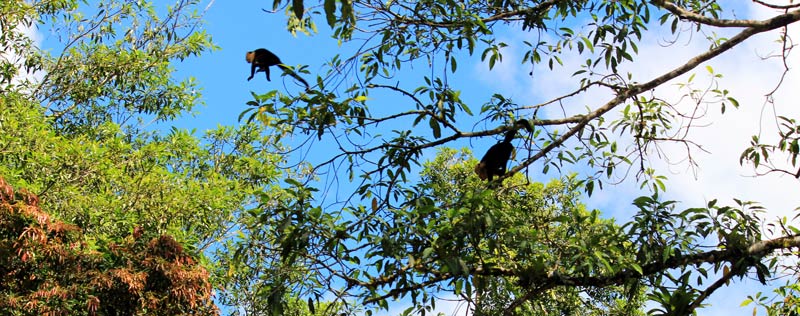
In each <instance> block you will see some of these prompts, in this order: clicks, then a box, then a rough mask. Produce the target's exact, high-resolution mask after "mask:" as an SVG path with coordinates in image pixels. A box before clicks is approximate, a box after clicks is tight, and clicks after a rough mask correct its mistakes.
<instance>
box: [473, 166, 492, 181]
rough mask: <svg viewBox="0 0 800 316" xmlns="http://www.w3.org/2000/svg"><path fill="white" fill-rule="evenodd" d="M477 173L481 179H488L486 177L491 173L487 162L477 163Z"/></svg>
mask: <svg viewBox="0 0 800 316" xmlns="http://www.w3.org/2000/svg"><path fill="white" fill-rule="evenodd" d="M475 173H476V174H477V175H478V178H480V179H481V180H486V178H488V177H489V173H488V172H487V171H486V163H485V162H479V163H478V164H477V165H475Z"/></svg>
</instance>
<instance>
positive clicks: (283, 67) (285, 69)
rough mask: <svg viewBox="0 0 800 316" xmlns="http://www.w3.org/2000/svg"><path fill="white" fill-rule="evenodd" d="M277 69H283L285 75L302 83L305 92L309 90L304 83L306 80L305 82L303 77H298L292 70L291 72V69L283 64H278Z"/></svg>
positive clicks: (306, 83)
mask: <svg viewBox="0 0 800 316" xmlns="http://www.w3.org/2000/svg"><path fill="white" fill-rule="evenodd" d="M278 67H281V69H283V71H285V72H286V73H288V74H289V75H290V76H292V77H294V78H295V79H297V81H300V82H302V83H303V85H305V86H306V90H309V89H310V87H309V86H308V82H306V80H305V79H303V77H300V75H298V74H297V73H296V72H294V70H293V69H292V68H289V67H287V66H284V65H283V64H278Z"/></svg>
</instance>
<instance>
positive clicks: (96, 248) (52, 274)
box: [0, 178, 218, 315]
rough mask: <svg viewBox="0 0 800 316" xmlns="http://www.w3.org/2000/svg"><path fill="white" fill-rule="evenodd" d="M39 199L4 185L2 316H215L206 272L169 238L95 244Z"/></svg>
mask: <svg viewBox="0 0 800 316" xmlns="http://www.w3.org/2000/svg"><path fill="white" fill-rule="evenodd" d="M39 203H40V201H39V197H38V196H36V195H34V194H32V193H30V192H28V191H26V190H16V191H15V190H14V188H12V187H11V186H10V185H9V184H8V183H6V181H5V180H4V179H2V178H0V234H2V240H0V312H2V313H3V315H33V314H41V315H98V314H99V315H185V314H191V315H217V314H218V311H217V309H216V306H214V304H213V303H212V301H211V284H210V283H209V280H208V277H209V273H208V271H207V270H206V269H205V268H203V267H202V266H200V265H199V264H198V262H197V260H196V259H194V258H192V257H191V256H190V255H188V254H187V253H186V252H185V251H184V250H183V247H182V246H181V245H180V244H179V243H177V242H176V241H175V239H173V238H172V237H170V236H168V235H161V236H158V235H157V234H153V233H152V232H147V231H145V230H143V229H142V228H141V227H137V228H136V229H133V233H132V234H131V235H129V236H127V237H125V238H124V239H122V240H121V241H120V242H119V243H114V242H111V243H104V244H94V243H93V242H94V240H92V239H87V238H86V237H85V235H84V234H83V233H82V232H81V229H80V228H79V227H77V226H75V225H71V224H67V223H64V222H62V221H59V220H55V219H53V218H52V216H50V214H48V213H46V212H43V211H42V209H41V208H40V207H39Z"/></svg>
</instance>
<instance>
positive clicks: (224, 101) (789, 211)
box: [40, 1, 800, 315]
mask: <svg viewBox="0 0 800 316" xmlns="http://www.w3.org/2000/svg"><path fill="white" fill-rule="evenodd" d="M167 2H169V1H162V3H167ZM208 4H211V5H210V7H209V8H208V10H207V12H206V13H205V20H206V25H205V30H206V32H208V33H209V34H210V35H211V36H212V39H213V41H214V42H215V43H216V44H217V45H218V46H219V47H220V50H218V51H214V52H209V53H206V54H204V55H203V56H201V57H199V58H197V57H193V58H189V59H187V60H186V61H184V62H182V63H177V64H176V68H177V70H178V72H177V74H176V75H177V77H178V78H184V77H188V76H193V77H195V78H196V79H197V81H198V83H199V86H200V87H201V88H202V89H203V90H202V95H203V100H204V101H205V103H206V105H205V106H202V107H198V108H197V109H196V110H197V112H198V114H197V115H196V116H194V117H186V118H183V119H181V120H179V121H178V122H177V123H170V125H177V126H178V127H183V128H187V129H196V130H197V133H198V134H200V133H202V132H203V131H205V130H207V129H210V128H213V127H215V126H217V125H218V124H221V125H236V124H238V123H237V117H238V116H239V114H240V113H241V112H242V111H243V110H245V109H246V108H247V106H246V104H245V103H246V102H248V101H251V100H252V96H251V92H255V93H264V92H267V91H269V90H272V89H279V90H281V91H285V92H287V93H299V92H300V91H302V87H300V86H299V85H298V84H296V83H295V82H294V80H293V79H291V78H290V77H281V76H279V74H280V72H279V71H273V74H272V81H271V82H267V81H266V80H265V78H264V76H263V74H261V73H260V74H258V75H257V76H256V77H255V78H253V80H252V81H249V82H248V81H247V80H246V78H247V77H248V76H249V70H250V67H249V64H247V63H246V62H245V60H244V54H245V52H246V51H249V50H253V49H256V48H261V47H263V48H268V49H270V50H271V51H272V52H274V53H275V54H277V55H278V56H279V57H280V58H281V59H282V61H283V62H284V63H285V64H288V65H292V66H294V65H299V64H304V65H309V68H308V69H309V70H310V71H311V72H312V76H309V75H305V77H306V80H307V81H309V83H311V84H312V85H313V78H314V77H315V76H313V75H315V74H316V73H319V72H321V71H322V70H323V69H322V65H323V64H324V63H325V62H326V61H327V60H329V59H330V58H331V57H332V56H333V55H334V54H337V53H341V54H342V55H343V56H348V54H347V53H348V52H352V51H353V50H354V49H355V48H357V44H353V43H350V44H345V45H343V46H342V47H339V46H338V45H337V42H336V40H335V39H332V38H331V37H330V36H328V34H329V31H330V30H329V28H328V26H327V24H325V22H324V18H322V17H320V18H319V19H317V22H318V23H319V24H318V25H317V27H318V30H319V31H320V34H316V35H314V36H306V35H304V34H298V35H297V36H296V37H295V36H292V35H291V34H290V33H288V32H287V31H286V30H285V20H286V17H285V16H284V15H283V13H282V12H278V13H276V14H268V13H265V12H263V11H262V9H263V8H269V7H270V6H271V1H210V2H209V1H206V2H205V3H204V4H203V6H206V5H208ZM159 5H161V4H159ZM752 8H753V6H752V5H751V4H750V2H749V1H747V4H745V6H744V7H740V8H737V10H736V14H737V17H739V18H742V17H754V18H758V17H765V16H766V15H764V14H765V13H766V11H753V10H752ZM653 34H656V33H651V34H649V35H648V36H647V37H646V39H645V41H644V42H643V43H642V44H641V45H640V46H639V48H640V53H639V55H638V60H637V63H636V64H634V65H632V66H631V67H629V68H627V70H628V71H631V72H632V73H635V74H636V75H637V78H638V80H639V81H645V80H647V79H650V78H652V77H653V76H655V75H658V74H660V73H663V72H664V71H666V70H668V69H671V68H672V67H674V66H677V65H678V64H679V63H682V62H684V61H686V60H687V59H688V58H690V57H691V56H693V55H695V54H696V53H698V52H700V51H702V50H704V49H706V48H707V47H708V44H707V43H706V42H705V41H703V40H702V37H701V36H705V35H702V34H695V38H692V39H691V41H690V40H689V38H688V37H682V38H679V39H678V41H677V42H676V44H674V45H672V46H668V47H665V46H664V45H663V44H664V43H665V42H666V40H667V39H669V37H668V36H667V34H666V33H658V36H655V35H653ZM792 34H794V35H798V34H797V28H793V29H792ZM40 36H42V37H43V40H44V43H45V44H46V43H47V42H48V35H47V34H46V33H43V34H40ZM497 36H498V38H499V39H502V40H506V41H507V42H509V43H515V42H517V43H518V42H519V41H521V40H529V39H532V38H535V36H536V34H534V33H526V32H519V31H516V30H514V29H513V28H512V29H506V30H504V31H498V33H497ZM776 36H777V33H775V32H773V33H770V34H762V35H759V36H757V37H755V38H752V39H750V40H748V41H747V42H745V43H744V45H742V46H741V47H737V48H736V49H734V50H733V51H730V52H727V53H725V54H724V55H723V56H721V57H720V58H718V59H715V60H714V61H713V62H712V63H711V64H710V66H712V67H713V68H714V69H715V70H716V71H717V72H720V73H722V74H724V77H723V79H722V81H721V83H722V85H723V86H724V88H726V89H728V90H731V91H732V92H733V93H734V96H735V97H736V98H737V99H739V101H740V104H742V108H741V109H739V110H729V111H728V112H726V114H725V116H724V117H723V116H721V115H720V114H719V109H718V107H714V106H709V107H708V116H707V117H706V118H705V119H704V121H703V122H704V123H707V124H708V125H707V126H704V127H702V128H696V129H694V130H692V131H691V132H692V139H695V140H696V141H697V142H698V143H702V144H703V145H704V148H705V149H706V150H708V151H709V152H708V153H704V152H696V153H695V155H694V156H693V157H692V158H693V159H696V160H698V161H699V163H700V166H699V167H698V168H692V167H691V166H690V165H688V164H687V163H685V162H683V163H682V162H681V161H682V158H684V157H685V156H686V155H685V150H683V148H682V147H679V146H669V145H667V146H664V147H663V148H662V151H660V152H653V153H652V154H651V156H650V157H651V158H653V159H654V161H656V162H657V166H659V167H661V168H662V170H667V175H668V176H669V178H670V179H669V182H668V189H667V197H668V198H671V199H675V200H678V201H682V203H681V204H680V205H679V206H678V208H679V209H683V208H688V207H694V206H699V205H702V204H704V203H705V202H706V201H708V200H710V199H714V198H719V199H720V202H721V203H723V204H732V203H733V202H732V200H731V198H732V197H741V198H743V199H745V200H755V201H761V202H763V204H764V206H766V207H767V208H768V209H769V210H770V213H769V216H770V219H774V218H775V217H777V216H789V217H791V216H793V215H795V214H796V213H795V212H794V211H793V210H794V208H795V207H797V206H800V198H798V194H797V192H798V189H800V187H799V186H798V182H797V180H796V179H791V178H789V177H779V176H774V175H767V176H765V177H758V178H756V177H752V175H753V171H752V169H751V168H750V167H749V166H745V167H742V166H740V165H739V163H738V157H739V153H740V152H741V150H743V149H744V146H746V145H747V142H748V141H749V137H750V135H753V134H755V133H759V131H761V132H762V133H763V134H764V135H769V132H770V130H771V128H772V127H771V126H772V125H771V124H770V122H769V120H767V119H766V118H765V117H763V116H762V114H763V113H766V114H767V115H768V116H769V115H771V113H772V111H774V112H776V113H784V114H794V116H795V117H796V116H797V115H796V113H797V112H796V107H795V109H794V111H792V110H793V109H792V108H791V107H790V106H792V105H795V106H796V102H793V100H796V99H797V97H800V96H798V92H796V91H793V90H794V89H793V87H797V86H798V84H800V82H798V81H800V78H798V77H797V75H795V74H794V73H790V74H789V76H788V77H787V78H786V80H785V82H784V84H783V88H782V89H780V90H779V91H778V93H777V94H776V97H775V99H776V104H778V105H779V106H776V107H772V106H768V105H765V103H764V100H765V98H764V94H766V93H767V92H769V91H771V90H772V88H774V86H775V85H776V84H777V79H776V78H777V76H779V75H780V71H781V68H780V64H779V61H778V60H775V59H773V60H766V61H763V60H761V59H760V58H761V56H765V55H767V54H769V53H770V52H773V53H774V50H775V49H777V47H776V46H775V45H774V43H773V40H774V39H775V37H776ZM521 49H522V48H521V46H519V45H517V46H514V44H512V46H511V47H509V49H508V50H507V51H506V52H505V56H504V62H502V63H500V64H498V65H496V66H495V68H494V69H493V70H492V71H489V69H488V65H486V64H485V63H482V62H481V61H480V58H479V57H480V53H479V52H478V53H476V54H475V55H473V56H471V57H466V56H462V57H463V58H460V59H459V72H458V73H457V74H456V75H453V74H448V77H449V79H450V83H451V84H452V85H453V86H454V87H455V88H456V89H461V90H462V91H463V93H464V95H463V98H464V99H465V100H466V101H467V102H470V106H471V109H472V110H473V112H475V113H477V112H478V111H479V109H480V106H481V105H482V103H483V102H485V101H486V100H488V96H489V95H491V94H493V93H495V92H498V93H503V94H504V95H506V96H510V97H512V98H513V99H514V100H515V101H517V102H518V103H520V104H536V103H539V102H541V101H543V100H547V99H550V98H552V97H555V96H558V95H560V94H562V93H564V92H566V91H570V90H572V89H574V88H575V85H576V84H577V82H576V81H577V80H576V79H575V78H573V77H571V74H572V73H573V72H574V71H575V70H577V69H578V68H577V67H578V63H581V58H584V57H581V58H570V57H567V58H565V59H564V60H565V65H566V66H565V67H563V68H556V69H555V71H550V70H549V69H547V67H546V65H539V66H537V67H536V69H535V71H534V75H533V76H530V75H529V74H528V72H530V71H531V69H530V67H529V66H523V67H518V65H519V58H520V57H521V51H522V50H521ZM792 61H794V60H792ZM703 66H705V65H703ZM703 66H701V67H700V68H698V69H696V70H695V71H694V72H693V73H697V74H698V75H697V78H696V80H697V81H698V82H699V83H700V84H699V86H702V83H703V82H704V81H703V80H706V81H705V82H707V79H708V78H706V77H704V76H703V74H704V73H703V69H702V67H703ZM404 69H406V70H409V69H410V73H409V75H413V76H419V75H421V74H426V75H429V74H430V69H429V68H427V64H426V63H423V62H417V63H415V64H414V65H413V67H411V68H409V67H404ZM685 79H686V77H683V78H681V79H678V80H676V81H674V82H670V83H668V84H667V85H664V86H663V87H662V88H660V89H659V90H658V91H657V92H658V93H659V96H660V97H663V98H665V99H667V100H671V101H676V102H677V101H679V100H681V98H680V97H681V92H680V91H678V90H677V88H676V87H675V86H674V83H677V82H680V81H683V80H685ZM403 84H404V86H405V87H407V88H408V87H415V86H417V85H418V84H417V83H416V82H410V83H408V82H405V81H404V82H403ZM608 98H609V95H608V94H607V93H604V92H598V93H594V92H590V93H587V94H583V95H580V96H578V97H576V98H574V99H572V100H570V103H569V105H570V106H575V107H576V108H577V109H578V110H583V109H584V107H585V106H590V107H596V106H598V105H600V104H602V103H604V102H605V101H606V100H607V99H608ZM683 101H686V100H685V99H684V100H683ZM370 102H371V105H370V106H371V107H372V108H373V109H376V110H379V109H380V107H381V106H385V107H386V108H387V109H391V108H393V107H397V106H407V107H408V108H410V107H411V106H412V105H411V104H410V103H409V102H408V100H407V99H399V98H397V97H394V96H392V95H391V94H386V95H383V94H379V93H376V94H375V95H371V100H370ZM381 104H385V105H381ZM689 105H691V104H689ZM780 105H783V106H780ZM540 114H543V113H540ZM549 114H552V115H555V113H553V112H550V113H549ZM544 115H548V113H544ZM467 122H468V123H467ZM467 122H464V124H465V125H460V127H462V128H463V129H466V130H470V129H475V130H479V129H485V128H491V127H492V126H486V125H483V124H481V125H478V126H474V125H472V124H474V120H469V119H468V120H467ZM459 124H461V122H460V123H459ZM466 124H469V125H466ZM467 127H470V128H467ZM494 142H495V140H494V139H490V138H486V139H481V140H475V141H472V142H467V141H464V142H458V143H454V144H453V146H456V147H462V146H463V147H471V148H473V150H474V151H476V152H478V153H479V154H480V153H482V151H483V150H485V148H486V147H488V146H489V145H491V144H492V143H494ZM434 153H435V151H433V150H431V151H428V152H426V155H428V157H431V156H432V155H433V154H434ZM540 170H541V166H540V165H534V166H532V167H531V168H530V170H529V173H530V174H531V175H533V176H534V179H535V180H540V181H546V180H547V179H549V178H551V177H554V176H556V175H555V174H553V173H551V174H548V175H539V172H540ZM632 179H633V177H632V176H629V179H627V180H626V181H624V182H623V183H621V184H619V185H617V186H606V188H605V190H603V191H595V194H594V195H593V196H592V197H587V198H586V199H585V200H584V202H586V203H587V204H588V205H589V207H590V208H598V209H600V210H602V211H603V213H604V215H605V216H608V217H615V218H617V219H619V220H622V221H624V220H625V219H627V218H628V217H629V216H630V215H631V214H633V211H634V209H633V207H632V206H631V204H630V201H632V200H633V198H635V197H636V196H639V195H643V194H647V192H642V191H639V190H638V189H637V187H636V185H635V183H634V182H633V181H631V180H632ZM707 284H708V283H707ZM756 285H757V282H752V281H745V282H738V281H737V282H736V283H734V284H732V285H731V286H730V287H725V288H723V289H720V290H719V291H717V292H716V293H715V294H714V295H713V296H712V297H711V299H710V300H709V301H708V302H709V303H711V304H712V305H713V307H710V308H706V309H704V310H701V311H700V312H701V313H702V314H703V315H728V314H730V313H735V314H742V313H747V314H750V312H751V311H752V306H750V307H744V308H742V307H739V303H740V302H741V301H742V300H744V299H745V295H747V294H752V293H753V292H754V289H755V288H756ZM438 306H439V307H440V308H441V309H442V311H447V309H448V308H451V307H452V305H441V304H439V305H438ZM398 309H399V310H402V308H400V307H398ZM446 314H449V313H446Z"/></svg>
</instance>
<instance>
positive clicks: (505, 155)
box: [475, 120, 533, 181]
mask: <svg viewBox="0 0 800 316" xmlns="http://www.w3.org/2000/svg"><path fill="white" fill-rule="evenodd" d="M522 127H524V128H525V130H527V131H528V132H529V133H530V132H532V131H533V127H532V126H531V123H530V122H528V121H527V120H518V121H516V122H514V126H513V127H512V128H511V130H510V131H508V132H506V136H505V138H504V139H503V141H502V142H499V143H497V144H494V145H492V147H489V150H487V151H486V154H485V155H483V158H481V162H480V163H478V165H476V166H475V173H477V174H478V177H479V178H481V180H487V179H488V180H489V181H492V179H494V177H495V176H503V175H504V174H505V173H506V165H507V164H508V160H509V159H511V152H512V151H513V150H514V146H513V145H511V141H512V140H514V136H516V135H517V130H518V129H520V128H522Z"/></svg>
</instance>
